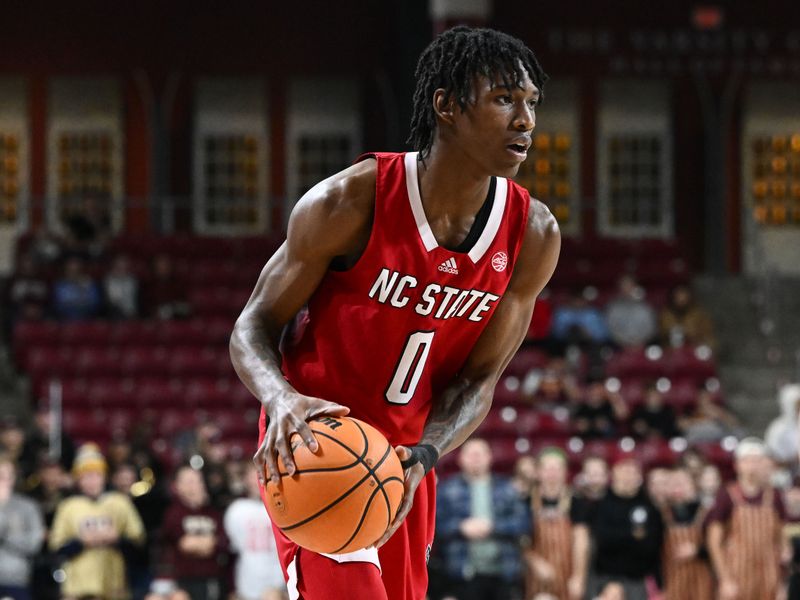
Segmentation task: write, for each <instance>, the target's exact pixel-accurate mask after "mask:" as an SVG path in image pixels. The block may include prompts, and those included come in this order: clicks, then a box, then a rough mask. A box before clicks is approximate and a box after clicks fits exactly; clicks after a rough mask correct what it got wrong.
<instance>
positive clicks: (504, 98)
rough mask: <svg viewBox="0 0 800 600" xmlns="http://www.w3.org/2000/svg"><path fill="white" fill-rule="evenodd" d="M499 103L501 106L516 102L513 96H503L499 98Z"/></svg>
mask: <svg viewBox="0 0 800 600" xmlns="http://www.w3.org/2000/svg"><path fill="white" fill-rule="evenodd" d="M497 101H498V102H500V104H511V103H512V102H513V101H514V100H513V98H512V97H511V94H503V95H502V96H498V97H497Z"/></svg>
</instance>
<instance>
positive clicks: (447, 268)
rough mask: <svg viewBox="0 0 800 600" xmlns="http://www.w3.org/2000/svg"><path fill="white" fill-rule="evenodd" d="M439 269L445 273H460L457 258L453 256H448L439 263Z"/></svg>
mask: <svg viewBox="0 0 800 600" xmlns="http://www.w3.org/2000/svg"><path fill="white" fill-rule="evenodd" d="M439 270H440V271H442V272H444V273H452V274H453V275H458V266H457V265H456V259H455V258H453V257H450V258H448V259H447V260H446V261H444V262H443V263H442V264H440V265H439Z"/></svg>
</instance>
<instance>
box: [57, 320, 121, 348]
mask: <svg viewBox="0 0 800 600" xmlns="http://www.w3.org/2000/svg"><path fill="white" fill-rule="evenodd" d="M110 332H111V323H110V322H108V321H75V322H71V323H63V324H62V325H61V328H60V329H59V340H60V343H61V344H68V345H75V346H77V345H103V344H107V343H108V339H109V333H110Z"/></svg>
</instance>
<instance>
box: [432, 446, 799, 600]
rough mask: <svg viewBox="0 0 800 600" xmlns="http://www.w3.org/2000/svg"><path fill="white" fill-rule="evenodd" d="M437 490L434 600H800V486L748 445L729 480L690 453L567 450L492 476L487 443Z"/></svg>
mask: <svg viewBox="0 0 800 600" xmlns="http://www.w3.org/2000/svg"><path fill="white" fill-rule="evenodd" d="M458 465H459V473H458V474H455V475H452V476H450V477H446V478H444V479H443V480H442V481H440V484H439V489H438V497H437V525H436V532H437V535H436V543H435V544H434V553H433V556H432V557H431V561H430V565H429V566H430V571H431V588H430V590H431V591H430V594H431V596H430V597H431V599H432V600H501V599H503V600H509V599H518V598H519V599H522V598H524V599H525V600H578V599H583V598H591V599H602V600H612V599H613V600H621V599H625V600H647V599H650V600H653V599H657V598H658V599H665V600H689V599H691V600H706V599H707V600H712V599H715V598H720V599H723V600H727V599H730V600H734V599H739V600H767V599H770V600H771V599H776V598H798V597H800V586H799V584H800V581H798V574H797V568H798V567H800V502H799V501H800V480H786V479H781V478H780V477H777V475H778V474H779V473H780V470H779V469H777V468H776V463H775V461H774V460H773V459H772V458H771V457H770V455H769V453H768V450H767V448H766V446H765V445H764V443H763V442H762V441H761V440H759V439H757V438H745V439H743V440H741V441H740V442H739V444H738V446H737V448H736V451H735V461H734V465H735V477H734V478H733V480H732V481H730V482H727V483H724V482H723V480H722V477H721V476H720V472H719V470H718V469H717V468H716V467H715V466H714V465H711V464H708V463H706V462H705V461H704V460H703V459H702V457H701V456H700V455H699V454H697V453H696V452H692V451H687V452H686V453H685V454H684V455H683V456H682V457H681V459H680V461H678V462H677V463H676V464H673V465H666V466H659V467H656V468H652V469H650V470H649V471H647V472H645V471H644V470H643V468H642V465H641V464H640V462H639V461H638V459H637V458H636V457H635V456H634V455H633V454H631V453H626V452H624V451H620V452H619V453H618V455H617V456H615V457H614V458H613V460H612V461H611V464H608V463H607V462H606V461H605V460H603V459H601V458H597V457H588V458H586V459H585V460H584V461H583V464H582V465H581V469H580V471H579V472H577V473H575V474H574V476H572V477H570V470H569V466H568V460H567V456H566V455H565V453H564V452H563V451H562V450H561V449H559V448H544V449H542V450H541V451H540V452H539V453H538V455H537V456H536V457H524V458H522V459H520V461H519V462H518V464H517V466H516V469H515V472H514V475H513V477H510V478H505V477H501V476H498V475H497V474H496V473H493V471H492V451H491V448H490V446H489V444H488V443H487V442H486V441H485V440H483V439H480V438H472V439H470V440H468V441H467V442H466V443H465V444H464V445H463V446H462V448H461V450H460V454H459V458H458Z"/></svg>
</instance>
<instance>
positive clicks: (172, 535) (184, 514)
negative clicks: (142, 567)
mask: <svg viewBox="0 0 800 600" xmlns="http://www.w3.org/2000/svg"><path fill="white" fill-rule="evenodd" d="M174 492H175V499H174V501H173V503H172V505H171V506H170V507H169V508H168V509H167V512H166V514H165V515H164V523H163V526H162V536H163V543H164V561H163V562H164V563H165V566H167V567H168V570H169V573H167V575H171V577H172V580H174V584H173V585H169V584H167V582H166V581H165V580H164V579H160V580H157V581H158V585H157V586H155V585H154V587H153V591H154V592H155V593H154V594H151V595H150V596H149V597H148V598H149V600H156V599H158V598H167V599H170V600H171V599H174V598H184V597H185V596H183V595H181V594H182V593H185V594H188V596H189V597H190V598H191V599H192V600H220V599H221V598H224V597H225V596H224V592H223V589H222V582H223V581H224V578H225V577H226V564H227V558H228V554H227V549H228V539H227V537H226V535H225V529H224V527H223V524H222V513H221V512H220V511H218V510H217V509H216V508H214V507H212V506H210V505H209V502H208V493H207V491H206V485H205V481H204V480H203V474H202V473H201V472H200V471H197V470H195V469H193V468H192V467H190V466H188V465H187V466H182V467H180V468H178V470H177V472H176V473H175V481H174ZM162 589H163V590H165V591H166V590H167V589H169V592H167V593H159V592H160V591H161V590H162Z"/></svg>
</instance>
